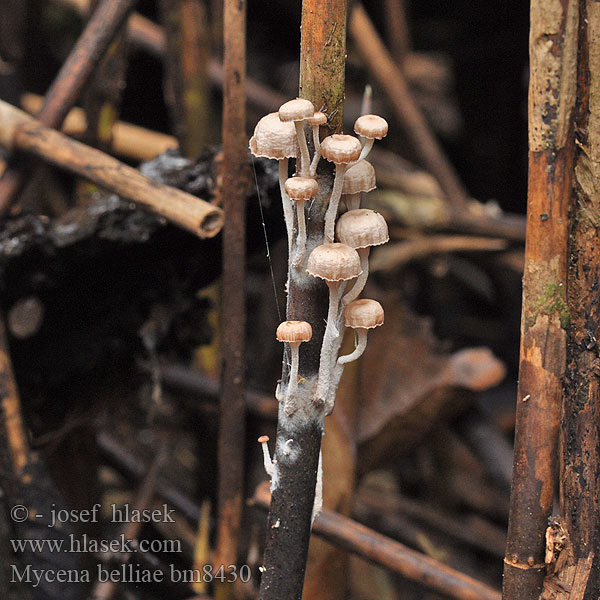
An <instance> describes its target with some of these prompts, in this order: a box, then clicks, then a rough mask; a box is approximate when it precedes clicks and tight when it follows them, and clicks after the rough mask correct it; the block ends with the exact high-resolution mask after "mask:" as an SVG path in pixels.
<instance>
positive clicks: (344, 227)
mask: <svg viewBox="0 0 600 600" xmlns="http://www.w3.org/2000/svg"><path fill="white" fill-rule="evenodd" d="M335 232H336V234H337V238H338V240H340V242H342V243H343V244H346V245H348V246H351V247H352V248H367V247H369V246H379V245H380V244H385V243H386V242H387V241H389V239H390V236H389V233H388V226H387V223H386V222H385V219H384V218H383V216H382V215H380V214H379V213H378V212H375V211H374V210H371V209H369V208H357V209H355V210H349V211H348V212H346V213H344V214H343V215H342V216H341V217H340V218H339V219H338V222H337V225H336V227H335Z"/></svg>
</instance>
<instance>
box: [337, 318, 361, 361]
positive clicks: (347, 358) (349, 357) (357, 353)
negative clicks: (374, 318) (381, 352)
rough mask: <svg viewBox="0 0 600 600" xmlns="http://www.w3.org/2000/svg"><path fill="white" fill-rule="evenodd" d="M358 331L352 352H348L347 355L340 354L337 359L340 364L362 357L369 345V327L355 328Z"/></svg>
mask: <svg viewBox="0 0 600 600" xmlns="http://www.w3.org/2000/svg"><path fill="white" fill-rule="evenodd" d="M355 331H356V347H355V348H354V351H353V352H352V353H351V354H346V355H345V356H340V357H339V358H338V359H337V364H338V365H345V364H347V363H349V362H352V361H353V360H356V359H357V358H360V357H361V356H362V354H363V352H364V351H365V348H366V347H367V331H368V330H367V329H364V328H362V327H358V328H356V329H355Z"/></svg>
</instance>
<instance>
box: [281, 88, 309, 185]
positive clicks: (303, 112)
mask: <svg viewBox="0 0 600 600" xmlns="http://www.w3.org/2000/svg"><path fill="white" fill-rule="evenodd" d="M314 114H315V107H314V106H313V104H312V102H311V101H310V100H305V99H304V98H296V99H295V100H289V101H288V102H285V103H284V104H282V105H281V106H280V107H279V118H280V119H281V121H283V122H291V121H293V123H294V126H295V128H296V137H297V138H298V145H299V146H300V169H298V170H299V172H300V175H301V176H302V177H308V175H309V171H310V156H309V154H308V145H307V144H306V136H305V135H304V121H305V120H306V119H309V118H310V117H312V116H313V115H314Z"/></svg>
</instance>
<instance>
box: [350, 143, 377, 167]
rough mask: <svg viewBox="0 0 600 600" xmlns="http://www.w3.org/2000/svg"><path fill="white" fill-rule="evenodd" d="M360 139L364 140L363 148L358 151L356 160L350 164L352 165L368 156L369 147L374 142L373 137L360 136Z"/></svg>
mask: <svg viewBox="0 0 600 600" xmlns="http://www.w3.org/2000/svg"><path fill="white" fill-rule="evenodd" d="M361 140H364V141H365V145H364V146H363V149H362V150H361V152H360V156H359V157H358V159H357V160H355V161H354V162H353V163H352V165H351V166H354V165H356V164H358V163H359V162H360V161H361V160H365V158H367V156H369V152H371V148H372V147H373V143H374V142H375V140H374V139H373V138H364V137H362V136H361Z"/></svg>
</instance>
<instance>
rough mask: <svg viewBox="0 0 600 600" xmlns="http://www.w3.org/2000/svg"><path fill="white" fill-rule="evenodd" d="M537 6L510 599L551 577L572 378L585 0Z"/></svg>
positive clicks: (523, 597) (527, 598)
mask: <svg viewBox="0 0 600 600" xmlns="http://www.w3.org/2000/svg"><path fill="white" fill-rule="evenodd" d="M556 8H557V10H555V11H549V10H548V5H547V2H545V0H533V1H532V2H531V9H530V10H531V32H530V40H529V43H530V45H529V48H530V65H531V68H530V82H529V186H528V207H527V208H528V210H527V238H526V247H525V272H524V277H523V310H522V316H521V348H520V364H519V388H518V397H517V416H516V419H517V420H516V432H515V455H514V467H513V484H512V494H511V505H510V517H509V528H508V541H507V546H506V556H505V559H504V562H505V566H504V590H503V593H504V596H503V597H504V599H505V600H534V599H537V598H538V596H539V593H540V590H541V587H542V580H543V578H544V574H545V564H544V557H545V532H546V527H547V525H548V517H549V516H550V513H551V510H552V502H553V498H554V488H555V482H556V478H555V475H556V473H555V467H556V461H557V458H558V457H557V441H558V429H559V416H560V406H561V399H562V383H563V377H564V374H565V360H566V356H565V353H566V331H565V328H566V327H567V325H568V320H569V311H568V307H567V303H566V283H567V240H568V207H569V200H570V196H571V186H572V172H573V152H574V134H573V126H572V123H571V121H572V116H573V110H574V107H575V99H576V75H577V72H576V65H577V26H578V25H577V23H578V8H577V0H568V2H565V3H561V4H556Z"/></svg>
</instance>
